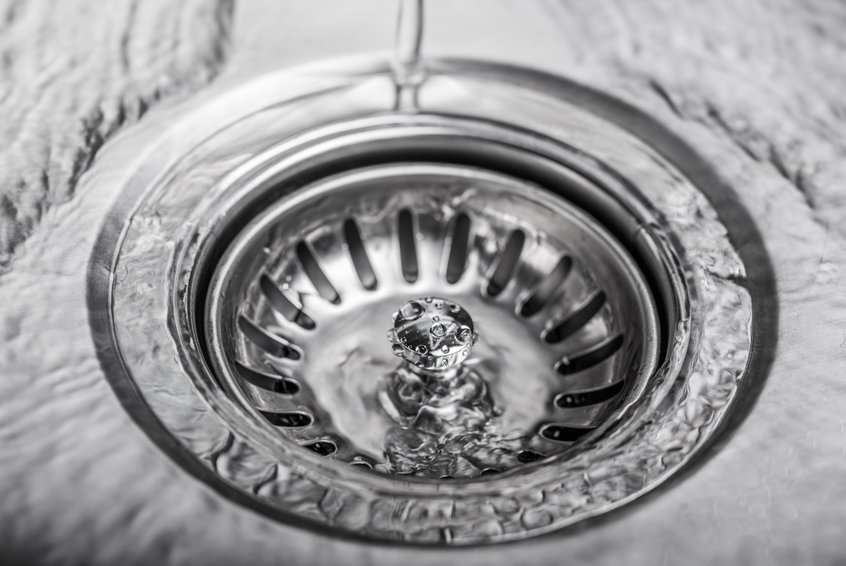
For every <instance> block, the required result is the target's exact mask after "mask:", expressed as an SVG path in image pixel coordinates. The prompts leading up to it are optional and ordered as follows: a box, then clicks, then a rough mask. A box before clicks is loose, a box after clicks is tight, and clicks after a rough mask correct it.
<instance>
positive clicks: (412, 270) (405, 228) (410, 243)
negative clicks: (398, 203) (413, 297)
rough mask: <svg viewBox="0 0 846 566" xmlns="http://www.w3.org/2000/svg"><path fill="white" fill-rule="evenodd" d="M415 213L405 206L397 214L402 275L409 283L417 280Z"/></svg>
mask: <svg viewBox="0 0 846 566" xmlns="http://www.w3.org/2000/svg"><path fill="white" fill-rule="evenodd" d="M415 233H416V231H415V229H414V215H413V214H412V213H411V211H410V210H408V209H407V208H404V209H402V210H400V212H399V214H398V215H397V235H398V239H399V248H400V265H401V267H402V276H403V277H404V278H405V280H406V281H407V282H409V283H414V282H415V281H417V276H418V275H419V269H418V267H417V243H416V242H415Z"/></svg>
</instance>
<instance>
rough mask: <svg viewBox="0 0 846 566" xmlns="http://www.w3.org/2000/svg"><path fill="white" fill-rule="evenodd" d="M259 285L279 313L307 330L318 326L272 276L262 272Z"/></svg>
mask: <svg viewBox="0 0 846 566" xmlns="http://www.w3.org/2000/svg"><path fill="white" fill-rule="evenodd" d="M259 286H260V287H261V290H262V293H264V296H265V297H267V300H268V302H270V304H271V306H272V307H273V308H274V309H275V310H276V311H277V312H278V313H279V314H281V315H282V316H284V317H285V318H286V319H288V320H289V321H290V322H293V323H294V324H296V325H298V326H301V327H302V328H304V329H306V330H313V329H314V327H315V326H316V324H315V322H314V320H312V318H311V317H310V316H308V315H307V314H306V313H305V312H303V310H302V307H300V306H297V305H296V304H295V303H294V301H292V300H291V299H289V298H288V296H287V295H286V294H285V293H284V292H283V291H282V289H280V288H279V287H278V286H277V285H276V283H274V282H273V280H272V279H270V277H268V276H267V275H265V274H262V276H261V279H259Z"/></svg>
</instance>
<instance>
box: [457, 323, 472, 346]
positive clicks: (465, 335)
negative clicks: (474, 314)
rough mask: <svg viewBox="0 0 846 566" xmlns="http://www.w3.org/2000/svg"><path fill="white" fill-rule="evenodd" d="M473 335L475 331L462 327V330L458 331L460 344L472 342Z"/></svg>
mask: <svg viewBox="0 0 846 566" xmlns="http://www.w3.org/2000/svg"><path fill="white" fill-rule="evenodd" d="M472 335H473V331H472V330H470V329H469V328H468V327H466V326H462V327H461V329H460V330H459V331H458V340H459V342H467V341H468V340H470V337H471V336H472Z"/></svg>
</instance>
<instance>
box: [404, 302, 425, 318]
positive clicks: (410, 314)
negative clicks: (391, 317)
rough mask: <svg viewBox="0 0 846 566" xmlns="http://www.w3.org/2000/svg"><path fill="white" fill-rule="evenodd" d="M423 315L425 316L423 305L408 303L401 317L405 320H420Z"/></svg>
mask: <svg viewBox="0 0 846 566" xmlns="http://www.w3.org/2000/svg"><path fill="white" fill-rule="evenodd" d="M421 314H423V305H421V304H420V303H418V302H417V301H408V302H407V303H405V304H404V305H403V306H402V308H401V309H400V315H402V317H403V318H404V319H405V320H415V319H417V318H420V315H421Z"/></svg>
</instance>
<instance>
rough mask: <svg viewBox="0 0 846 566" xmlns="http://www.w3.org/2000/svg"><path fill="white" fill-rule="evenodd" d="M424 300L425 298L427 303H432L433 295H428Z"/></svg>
mask: <svg viewBox="0 0 846 566" xmlns="http://www.w3.org/2000/svg"><path fill="white" fill-rule="evenodd" d="M424 300H425V301H426V302H427V303H431V302H432V297H426V298H425V299H424Z"/></svg>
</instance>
